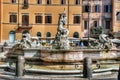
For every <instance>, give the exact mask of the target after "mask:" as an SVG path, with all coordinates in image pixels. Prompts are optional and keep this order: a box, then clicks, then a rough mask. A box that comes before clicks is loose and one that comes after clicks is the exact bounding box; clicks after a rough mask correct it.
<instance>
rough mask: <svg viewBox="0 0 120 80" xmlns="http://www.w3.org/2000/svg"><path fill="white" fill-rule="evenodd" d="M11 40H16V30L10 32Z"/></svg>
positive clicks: (11, 41)
mask: <svg viewBox="0 0 120 80" xmlns="http://www.w3.org/2000/svg"><path fill="white" fill-rule="evenodd" d="M9 42H10V43H14V42H15V31H10V32H9Z"/></svg>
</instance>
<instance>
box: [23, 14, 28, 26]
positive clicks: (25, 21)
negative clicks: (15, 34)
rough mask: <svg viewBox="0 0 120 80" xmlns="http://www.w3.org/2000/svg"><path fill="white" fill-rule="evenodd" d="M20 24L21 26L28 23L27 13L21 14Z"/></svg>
mask: <svg viewBox="0 0 120 80" xmlns="http://www.w3.org/2000/svg"><path fill="white" fill-rule="evenodd" d="M22 25H23V26H28V25H29V15H28V14H23V15H22Z"/></svg>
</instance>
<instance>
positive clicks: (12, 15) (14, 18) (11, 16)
mask: <svg viewBox="0 0 120 80" xmlns="http://www.w3.org/2000/svg"><path fill="white" fill-rule="evenodd" d="M16 22H17V15H16V14H10V23H16Z"/></svg>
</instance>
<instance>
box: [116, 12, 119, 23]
mask: <svg viewBox="0 0 120 80" xmlns="http://www.w3.org/2000/svg"><path fill="white" fill-rule="evenodd" d="M116 19H117V20H118V21H120V12H117V13H116Z"/></svg>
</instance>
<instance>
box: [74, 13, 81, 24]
mask: <svg viewBox="0 0 120 80" xmlns="http://www.w3.org/2000/svg"><path fill="white" fill-rule="evenodd" d="M80 21H81V20H80V15H79V14H77V15H73V24H80V23H81V22H80Z"/></svg>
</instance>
